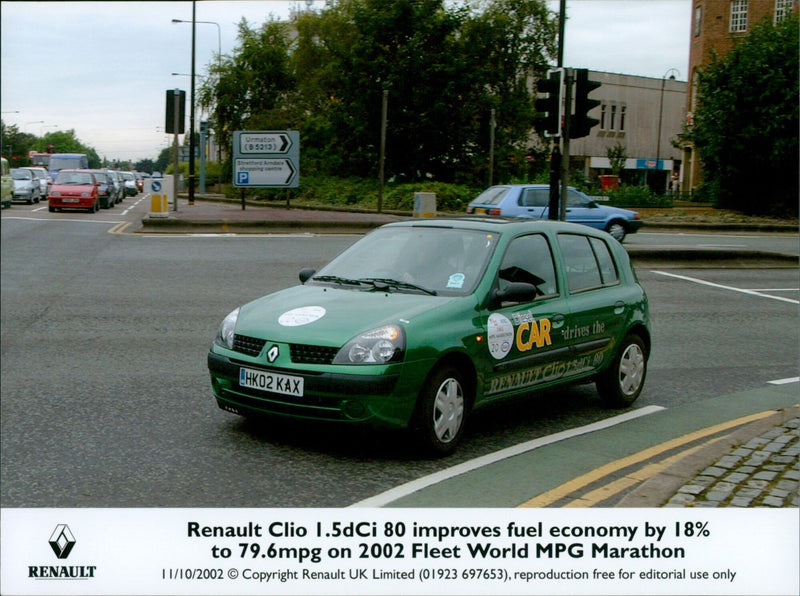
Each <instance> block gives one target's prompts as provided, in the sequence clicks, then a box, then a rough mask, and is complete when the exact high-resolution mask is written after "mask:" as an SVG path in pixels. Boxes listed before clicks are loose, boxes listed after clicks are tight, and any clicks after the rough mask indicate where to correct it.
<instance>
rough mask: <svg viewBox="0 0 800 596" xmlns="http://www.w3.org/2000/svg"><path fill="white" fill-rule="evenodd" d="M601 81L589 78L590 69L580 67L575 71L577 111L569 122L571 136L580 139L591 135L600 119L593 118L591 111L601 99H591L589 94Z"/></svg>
mask: <svg viewBox="0 0 800 596" xmlns="http://www.w3.org/2000/svg"><path fill="white" fill-rule="evenodd" d="M599 86H600V83H598V82H597V81H590V80H589V71H588V70H587V69H585V68H579V69H578V70H577V71H576V73H575V113H574V114H573V115H572V118H571V120H570V123H569V138H570V139H580V138H581V137H585V136H588V135H589V131H590V130H591V129H592V127H593V126H595V125H597V124H598V123H599V122H600V121H599V120H598V119H597V118H591V117H590V116H589V112H590V111H591V110H592V109H593V108H595V107H597V106H599V105H600V100H599V99H589V97H588V95H589V94H590V93H591V92H592V91H594V90H595V89H597V88H598V87H599Z"/></svg>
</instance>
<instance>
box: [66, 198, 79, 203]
mask: <svg viewBox="0 0 800 596" xmlns="http://www.w3.org/2000/svg"><path fill="white" fill-rule="evenodd" d="M62 200H63V201H64V202H65V203H80V202H81V200H80V199H62Z"/></svg>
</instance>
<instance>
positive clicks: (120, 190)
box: [106, 170, 125, 203]
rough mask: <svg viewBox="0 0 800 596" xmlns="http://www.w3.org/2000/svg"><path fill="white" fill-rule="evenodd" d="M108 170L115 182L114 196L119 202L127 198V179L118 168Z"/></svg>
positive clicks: (112, 180)
mask: <svg viewBox="0 0 800 596" xmlns="http://www.w3.org/2000/svg"><path fill="white" fill-rule="evenodd" d="M106 171H107V172H108V175H109V177H110V178H111V182H112V183H113V184H114V196H115V197H116V200H117V203H121V202H122V199H124V198H125V181H124V180H123V179H122V175H121V174H120V173H119V172H117V171H116V170H106Z"/></svg>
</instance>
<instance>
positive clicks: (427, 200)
mask: <svg viewBox="0 0 800 596" xmlns="http://www.w3.org/2000/svg"><path fill="white" fill-rule="evenodd" d="M414 217H436V193H434V192H415V193H414Z"/></svg>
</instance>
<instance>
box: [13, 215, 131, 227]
mask: <svg viewBox="0 0 800 596" xmlns="http://www.w3.org/2000/svg"><path fill="white" fill-rule="evenodd" d="M3 219H21V220H25V221H45V222H48V223H51V222H72V223H75V222H77V223H97V224H106V225H108V224H118V223H124V222H122V221H115V220H110V219H109V220H101V219H60V218H59V219H46V218H45V219H43V218H41V217H20V216H18V215H9V216H6V217H3Z"/></svg>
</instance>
